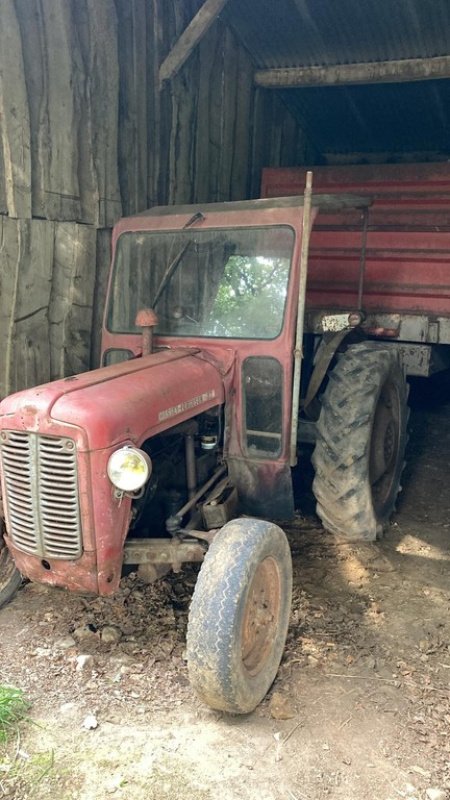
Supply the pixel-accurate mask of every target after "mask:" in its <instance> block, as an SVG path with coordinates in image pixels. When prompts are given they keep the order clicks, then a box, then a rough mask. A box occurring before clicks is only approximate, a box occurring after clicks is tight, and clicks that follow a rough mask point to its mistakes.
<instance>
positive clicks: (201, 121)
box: [192, 29, 216, 203]
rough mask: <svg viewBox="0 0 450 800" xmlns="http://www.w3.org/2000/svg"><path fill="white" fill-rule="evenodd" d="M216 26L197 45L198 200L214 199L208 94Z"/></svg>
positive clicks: (195, 170)
mask: <svg viewBox="0 0 450 800" xmlns="http://www.w3.org/2000/svg"><path fill="white" fill-rule="evenodd" d="M214 58H215V35H214V29H213V30H212V31H209V32H208V34H207V35H206V36H205V38H204V39H203V40H202V42H201V43H200V45H199V48H198V61H199V68H198V69H199V71H198V76H197V82H196V87H195V91H196V95H197V102H196V118H195V123H194V124H195V134H194V147H195V150H194V161H193V175H192V178H193V183H194V197H195V200H196V202H197V203H207V202H208V201H210V200H211V195H210V187H209V175H210V172H211V148H210V122H211V116H210V112H209V93H210V78H211V71H212V70H214V69H215V68H216V65H215V62H214Z"/></svg>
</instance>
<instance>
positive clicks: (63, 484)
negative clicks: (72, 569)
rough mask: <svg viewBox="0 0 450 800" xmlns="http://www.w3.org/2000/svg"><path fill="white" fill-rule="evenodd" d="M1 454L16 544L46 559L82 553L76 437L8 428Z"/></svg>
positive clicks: (9, 515) (3, 433)
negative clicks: (9, 429) (43, 434)
mask: <svg viewBox="0 0 450 800" xmlns="http://www.w3.org/2000/svg"><path fill="white" fill-rule="evenodd" d="M0 458H1V465H2V471H3V475H4V483H5V498H4V499H5V504H6V507H7V509H8V519H9V534H10V536H11V540H12V542H13V543H14V545H15V546H16V547H17V548H18V549H19V550H22V551H23V552H25V553H29V554H31V555H37V556H39V557H40V558H45V559H51V558H61V559H70V560H74V559H77V558H79V557H80V556H81V553H82V544H81V523H80V508H79V499H78V473H77V458H76V448H75V442H73V441H72V440H71V439H68V438H67V437H51V436H42V435H40V434H37V433H27V432H25V431H2V435H1V439H0Z"/></svg>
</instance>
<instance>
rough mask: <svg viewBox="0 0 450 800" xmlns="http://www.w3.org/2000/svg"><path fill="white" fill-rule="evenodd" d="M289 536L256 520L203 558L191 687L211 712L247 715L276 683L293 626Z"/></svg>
mask: <svg viewBox="0 0 450 800" xmlns="http://www.w3.org/2000/svg"><path fill="white" fill-rule="evenodd" d="M291 595H292V562H291V554H290V549H289V544H288V541H287V539H286V535H285V534H284V532H283V531H282V530H281V528H279V527H278V526H277V525H273V524H271V523H269V522H265V521H263V520H257V519H238V520H234V521H233V522H229V523H227V524H226V525H225V526H224V527H223V528H222V530H221V531H220V532H219V533H218V535H217V537H216V538H215V539H214V541H213V543H212V545H211V547H210V549H209V551H208V553H207V554H206V556H205V561H204V562H203V565H202V568H201V570H200V574H199V577H198V580H197V585H196V587H195V592H194V596H193V599H192V604H191V609H190V613H189V624H188V635H187V659H188V668H189V677H190V681H191V684H192V686H193V687H194V689H195V690H196V692H197V694H198V695H199V696H200V698H201V699H202V700H203V701H204V702H205V703H206V704H207V705H209V706H210V707H211V708H215V709H218V710H221V711H229V712H231V713H234V714H246V713H248V712H250V711H253V710H254V709H255V708H256V706H257V705H258V703H259V702H260V701H261V700H262V699H263V698H264V696H265V695H266V694H267V692H268V690H269V688H270V686H271V685H272V683H273V681H274V679H275V676H276V673H277V670H278V667H279V665H280V661H281V657H282V655H283V649H284V644H285V641H286V634H287V629H288V624H289V613H290V607H291Z"/></svg>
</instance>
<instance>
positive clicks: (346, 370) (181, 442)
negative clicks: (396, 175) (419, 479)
mask: <svg viewBox="0 0 450 800" xmlns="http://www.w3.org/2000/svg"><path fill="white" fill-rule="evenodd" d="M370 202H371V201H370V199H368V198H364V197H363V198H358V197H350V196H346V195H345V194H342V193H341V194H340V195H339V196H336V197H333V196H331V195H330V196H329V195H321V196H320V197H318V198H313V199H312V202H311V189H310V184H309V185H308V186H307V190H306V192H305V196H304V198H303V197H291V198H283V199H275V200H269V199H266V200H255V201H245V202H236V203H223V204H214V205H203V206H196V207H186V206H179V207H176V206H175V207H163V208H154V209H152V210H151V211H148V212H146V213H143V214H140V215H138V216H135V217H131V218H128V219H123V220H121V221H120V222H119V223H118V224H117V225H116V227H115V230H114V235H113V261H112V269H111V275H110V281H109V288H108V294H107V302H106V311H105V320H104V329H103V339H102V367H101V368H100V369H95V370H93V371H91V372H88V373H84V374H81V375H74V376H72V377H68V378H65V379H62V380H58V381H55V382H53V383H49V384H46V385H43V386H38V387H36V388H34V389H30V390H26V391H23V392H20V393H18V394H15V395H12V396H11V397H8V398H6V399H5V400H4V401H3V402H2V403H1V405H0V454H1V472H2V494H3V511H4V518H5V524H6V532H5V535H4V542H5V545H6V546H4V547H3V549H2V550H0V603H1V602H5V601H6V600H8V599H9V597H10V596H11V595H12V593H13V592H14V590H15V589H16V588H17V586H18V583H19V580H20V575H23V576H26V577H27V578H29V579H31V580H33V581H40V582H42V583H47V584H51V585H54V586H60V587H64V588H66V589H69V590H73V591H80V592H93V593H97V594H101V595H110V594H113V593H114V592H115V591H116V590H117V588H118V586H119V581H120V579H121V574H122V569H123V567H124V565H132V566H135V568H136V569H138V571H139V572H140V573H141V574H142V575H143V576H144V577H147V579H155V578H157V577H158V576H161V575H163V574H164V573H165V572H167V571H168V570H169V569H170V568H172V569H173V570H174V571H178V570H180V568H181V566H182V564H183V563H185V562H202V566H201V569H200V573H199V577H198V580H197V584H196V588H195V592H194V597H193V600H192V605H191V609H190V615H189V624H188V635H187V658H188V668H189V675H190V679H191V682H192V684H193V686H194V688H195V689H196V691H197V692H198V694H199V695H200V697H201V698H202V699H203V700H204V701H205V702H206V703H207V704H209V705H210V706H211V707H213V708H216V709H223V710H225V711H229V712H233V713H246V712H249V711H251V710H252V709H254V708H255V707H256V705H257V704H258V703H259V702H260V700H261V699H262V698H263V697H264V695H265V694H266V692H267V691H268V689H269V687H270V685H271V684H272V682H273V680H274V677H275V675H276V672H277V669H278V666H279V663H280V660H281V656H282V652H283V648H284V643H285V638H286V633H287V627H288V620H289V611H290V602H291V585H292V567H291V557H290V551H289V546H288V542H287V539H286V536H285V534H284V532H283V530H282V529H281V528H280V527H278V525H276V524H274V522H273V520H276V521H278V522H280V521H283V520H289V519H292V517H293V516H294V500H293V488H292V467H294V465H295V464H296V461H297V441H298V439H299V435H301V437H302V438H305V439H308V437H311V436H312V435H313V434H312V432H313V430H314V429H317V443H316V449H315V455H314V463H315V468H316V478H315V492H316V495H317V498H318V504H319V510H320V514H321V516H322V519H323V521H324V524H325V526H326V527H327V528H328V529H329V530H331V531H334V532H335V533H337V534H339V535H341V536H345V537H347V538H350V539H367V540H371V539H374V538H375V537H376V535H377V533H379V532H380V530H381V529H382V527H383V525H384V524H385V523H386V522H387V520H388V519H389V516H390V514H391V512H392V509H393V507H394V502H395V498H396V495H397V492H398V489H399V480H400V473H401V469H402V465H403V454H404V447H405V440H406V436H405V431H406V420H407V411H406V398H407V392H406V384H405V376H404V370H403V368H402V364H401V360H400V357H399V351H398V350H397V349H396V348H393V347H391V346H390V344H389V345H385V344H383V343H380V342H379V341H375V342H370V341H367V337H365V336H364V333H363V332H362V330H361V323H362V321H363V316H362V314H361V313H360V309H359V308H358V306H357V304H356V303H355V306H354V307H353V308H352V307H351V308H350V309H348V311H346V323H345V325H344V326H343V328H342V330H339V331H338V333H331V334H330V335H328V336H323V335H321V336H317V335H314V334H311V335H310V336H309V337H304V316H305V293H306V277H307V262H308V240H309V233H310V228H311V225H312V223H313V220H314V217H315V215H316V213H317V209H318V208H320V210H321V212H322V213H325V212H326V213H329V214H330V213H337V212H338V211H339V210H342V208H347V207H352V208H359V212H358V213H360V214H361V213H363V211H362V210H361V209H364V208H366V207H368V206H369V205H370ZM302 360H303V364H304V368H303V371H302V381H301V380H300V378H301V375H300V372H301V370H300V367H301V364H302ZM300 387H301V388H300ZM319 406H321V408H322V411H321V413H320V417H319ZM299 408H300V413H299ZM317 419H319V421H318V422H317ZM266 520H270V521H266Z"/></svg>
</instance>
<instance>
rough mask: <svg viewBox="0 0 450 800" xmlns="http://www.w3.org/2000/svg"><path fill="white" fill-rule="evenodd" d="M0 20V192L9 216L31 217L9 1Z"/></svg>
mask: <svg viewBox="0 0 450 800" xmlns="http://www.w3.org/2000/svg"><path fill="white" fill-rule="evenodd" d="M0 12H1V20H0V120H1V126H0V144H1V148H2V171H1V173H0V175H2V176H3V189H2V191H1V192H0V196H1V195H3V196H4V198H5V200H6V208H7V212H8V214H9V216H10V217H16V218H17V217H20V218H29V217H31V159H30V117H29V110H28V97H27V91H26V84H25V71H24V64H23V58H22V42H21V38H20V29H19V25H18V22H17V17H16V11H15V8H14V4H13V2H12V0H2V4H1V8H0Z"/></svg>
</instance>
